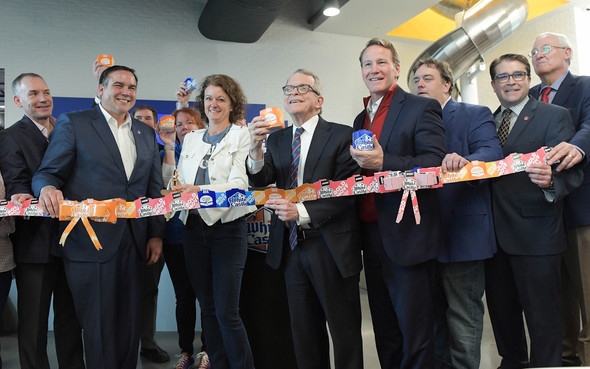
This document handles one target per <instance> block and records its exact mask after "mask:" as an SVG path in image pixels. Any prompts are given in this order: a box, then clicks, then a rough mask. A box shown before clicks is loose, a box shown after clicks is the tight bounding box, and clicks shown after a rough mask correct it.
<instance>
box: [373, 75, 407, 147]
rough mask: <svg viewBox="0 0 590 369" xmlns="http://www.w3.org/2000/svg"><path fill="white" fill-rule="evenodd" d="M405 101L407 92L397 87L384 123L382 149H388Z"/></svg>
mask: <svg viewBox="0 0 590 369" xmlns="http://www.w3.org/2000/svg"><path fill="white" fill-rule="evenodd" d="M405 100H406V92H405V91H404V90H402V89H401V87H400V86H397V88H396V90H395V93H394V94H393V97H392V98H391V103H390V104H389V109H388V110H387V115H386V116H385V122H383V130H381V135H380V136H379V145H381V147H387V144H388V143H389V139H390V138H391V132H392V131H393V126H394V125H395V124H396V123H397V116H398V115H399V113H400V111H401V110H402V106H403V103H404V101H405ZM379 109H381V106H379Z"/></svg>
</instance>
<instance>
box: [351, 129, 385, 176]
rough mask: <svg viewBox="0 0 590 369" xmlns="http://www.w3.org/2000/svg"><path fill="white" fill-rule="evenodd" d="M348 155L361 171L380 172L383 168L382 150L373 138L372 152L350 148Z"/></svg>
mask: <svg viewBox="0 0 590 369" xmlns="http://www.w3.org/2000/svg"><path fill="white" fill-rule="evenodd" d="M350 155H351V156H352V158H353V159H354V160H355V161H356V162H357V164H358V165H359V167H361V168H363V169H371V170H374V171H380V170H381V169H382V168H383V148H381V145H379V141H378V140H377V138H376V137H375V136H373V150H356V149H354V148H353V147H352V145H351V146H350Z"/></svg>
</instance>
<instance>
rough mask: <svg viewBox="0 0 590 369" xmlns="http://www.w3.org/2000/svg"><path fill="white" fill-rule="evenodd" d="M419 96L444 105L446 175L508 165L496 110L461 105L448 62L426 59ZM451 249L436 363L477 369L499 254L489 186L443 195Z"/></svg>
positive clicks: (444, 268)
mask: <svg viewBox="0 0 590 369" xmlns="http://www.w3.org/2000/svg"><path fill="white" fill-rule="evenodd" d="M413 72H414V93H415V94H416V95H420V96H425V97H430V98H433V99H436V100H438V102H439V103H440V105H441V107H442V109H443V111H442V117H443V123H444V127H445V134H446V138H447V151H448V152H449V154H447V155H446V156H445V158H444V159H443V162H442V170H443V172H446V171H458V170H460V169H461V168H463V167H464V166H465V165H466V164H468V163H469V162H470V161H473V160H479V161H483V162H488V161H493V160H498V159H502V147H501V146H500V142H499V141H498V136H497V134H496V124H495V122H494V116H493V115H492V112H491V111H490V109H488V108H486V107H483V106H478V105H471V104H465V103H460V102H457V101H455V99H453V98H452V97H451V93H452V89H453V74H452V71H451V67H450V66H449V64H448V63H447V62H444V61H440V60H434V59H426V60H421V61H420V62H419V63H417V64H416V65H415V67H414V71H413ZM438 191H439V195H440V200H441V205H442V206H441V207H442V214H443V229H444V240H445V244H444V247H443V250H442V252H441V254H440V255H439V257H438V263H437V265H436V267H437V268H436V269H437V270H436V271H437V273H436V277H437V284H436V293H435V296H436V297H437V303H436V304H435V315H434V316H435V327H436V330H435V334H436V336H435V339H436V342H435V359H436V362H437V367H439V368H454V369H469V368H470V369H477V368H479V363H480V357H481V350H480V346H481V337H482V332H483V315H484V305H483V301H482V298H483V292H484V288H485V278H484V273H485V272H484V260H485V259H488V258H491V257H492V256H493V255H494V253H495V252H496V237H495V235H494V222H493V219H492V199H491V195H490V189H489V182H487V181H483V182H479V183H478V182H472V183H455V184H452V185H448V186H444V187H443V188H441V189H439V190H438Z"/></svg>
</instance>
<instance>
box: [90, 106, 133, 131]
mask: <svg viewBox="0 0 590 369" xmlns="http://www.w3.org/2000/svg"><path fill="white" fill-rule="evenodd" d="M98 106H99V107H100V111H101V112H102V115H104V119H106V121H107V123H108V124H109V125H113V123H114V124H115V128H119V122H117V119H115V118H114V117H113V116H112V115H111V114H109V112H108V111H106V110H105V109H104V108H103V107H102V103H101V104H98ZM123 126H125V127H129V129H131V115H129V113H127V115H126V116H125V122H123V124H121V127H123Z"/></svg>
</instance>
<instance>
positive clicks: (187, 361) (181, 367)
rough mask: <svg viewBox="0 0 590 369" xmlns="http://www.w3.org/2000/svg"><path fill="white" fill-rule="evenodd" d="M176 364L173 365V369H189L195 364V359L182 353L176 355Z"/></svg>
mask: <svg viewBox="0 0 590 369" xmlns="http://www.w3.org/2000/svg"><path fill="white" fill-rule="evenodd" d="M176 357H177V358H178V362H176V364H175V365H174V369H189V368H190V367H192V365H193V364H194V363H195V359H194V358H193V357H192V355H189V354H187V353H186V352H182V353H180V354H178V355H176Z"/></svg>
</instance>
